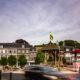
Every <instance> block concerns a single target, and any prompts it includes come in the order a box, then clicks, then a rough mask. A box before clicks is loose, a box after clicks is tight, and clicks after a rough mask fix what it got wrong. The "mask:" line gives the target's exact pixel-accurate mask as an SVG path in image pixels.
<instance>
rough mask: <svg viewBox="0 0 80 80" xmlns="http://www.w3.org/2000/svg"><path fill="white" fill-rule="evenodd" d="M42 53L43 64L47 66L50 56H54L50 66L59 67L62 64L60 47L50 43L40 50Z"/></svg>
mask: <svg viewBox="0 0 80 80" xmlns="http://www.w3.org/2000/svg"><path fill="white" fill-rule="evenodd" d="M42 51H43V52H44V56H45V61H44V63H45V64H48V59H49V57H52V56H54V63H53V64H52V65H53V66H59V65H61V64H62V56H61V54H62V53H61V52H60V47H59V46H58V45H56V44H55V43H52V42H51V41H50V42H49V43H48V44H46V45H45V46H44V47H43V48H42Z"/></svg>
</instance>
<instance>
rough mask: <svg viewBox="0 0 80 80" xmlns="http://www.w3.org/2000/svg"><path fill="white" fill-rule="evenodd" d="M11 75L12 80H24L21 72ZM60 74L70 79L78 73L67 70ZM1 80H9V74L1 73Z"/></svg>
mask: <svg viewBox="0 0 80 80" xmlns="http://www.w3.org/2000/svg"><path fill="white" fill-rule="evenodd" d="M12 73H13V74H12V80H26V79H25V76H24V72H23V71H14V72H12ZM60 73H63V74H65V75H68V76H70V77H71V76H73V75H76V74H78V72H73V71H70V70H67V69H63V70H61V71H60ZM2 80H10V72H8V73H7V72H3V73H2Z"/></svg>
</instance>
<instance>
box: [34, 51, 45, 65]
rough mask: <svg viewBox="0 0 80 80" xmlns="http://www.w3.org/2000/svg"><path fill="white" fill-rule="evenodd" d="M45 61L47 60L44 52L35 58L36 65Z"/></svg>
mask: <svg viewBox="0 0 80 80" xmlns="http://www.w3.org/2000/svg"><path fill="white" fill-rule="evenodd" d="M44 60H45V58H44V53H43V52H42V51H38V52H37V55H36V57H35V63H36V64H40V63H41V62H44Z"/></svg>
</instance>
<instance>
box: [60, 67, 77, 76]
mask: <svg viewBox="0 0 80 80" xmlns="http://www.w3.org/2000/svg"><path fill="white" fill-rule="evenodd" d="M60 73H63V74H66V75H68V76H69V77H71V76H74V75H76V74H78V72H74V71H71V70H69V69H66V68H65V69H61V71H60Z"/></svg>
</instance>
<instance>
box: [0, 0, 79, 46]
mask: <svg viewBox="0 0 80 80" xmlns="http://www.w3.org/2000/svg"><path fill="white" fill-rule="evenodd" d="M50 32H52V34H53V37H54V39H53V42H55V41H57V40H58V41H61V40H65V39H67V40H69V39H72V40H76V41H78V42H80V0H0V42H14V41H15V40H16V39H21V38H22V39H25V40H26V41H28V42H29V43H30V44H33V45H35V44H43V43H48V42H49V40H50V39H49V33H50Z"/></svg>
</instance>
